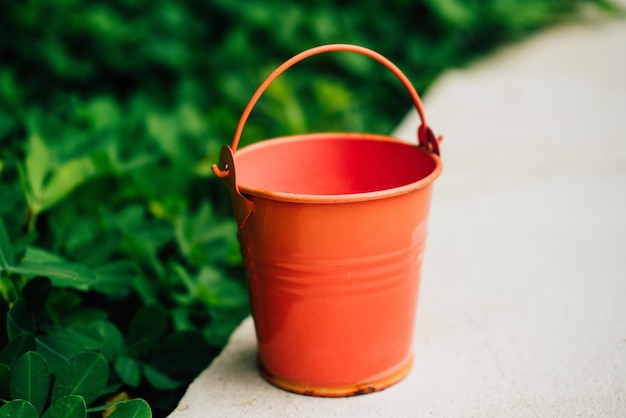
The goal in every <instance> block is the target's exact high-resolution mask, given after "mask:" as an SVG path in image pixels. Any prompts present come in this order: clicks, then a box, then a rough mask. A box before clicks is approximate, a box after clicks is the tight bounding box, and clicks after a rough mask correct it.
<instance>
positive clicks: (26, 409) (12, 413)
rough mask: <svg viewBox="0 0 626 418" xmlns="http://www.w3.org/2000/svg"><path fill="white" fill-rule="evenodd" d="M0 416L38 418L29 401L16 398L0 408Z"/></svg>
mask: <svg viewBox="0 0 626 418" xmlns="http://www.w3.org/2000/svg"><path fill="white" fill-rule="evenodd" d="M0 417H7V418H39V413H38V412H37V410H36V409H35V407H34V406H33V405H32V404H31V403H30V402H28V401H25V400H24V399H16V400H14V401H11V402H9V403H8V404H6V405H4V406H3V407H2V408H0Z"/></svg>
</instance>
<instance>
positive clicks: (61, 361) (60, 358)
mask: <svg viewBox="0 0 626 418" xmlns="http://www.w3.org/2000/svg"><path fill="white" fill-rule="evenodd" d="M36 342H37V351H38V352H39V353H41V355H43V356H44V357H45V358H46V360H47V361H48V366H49V367H50V372H51V373H52V374H57V373H58V372H59V370H61V369H62V368H63V367H65V366H66V364H67V362H68V361H69V359H70V358H72V357H74V356H75V355H77V354H79V353H80V352H82V351H83V347H81V346H80V344H77V343H76V341H72V340H65V339H55V338H52V337H49V336H47V335H40V336H37V338H36Z"/></svg>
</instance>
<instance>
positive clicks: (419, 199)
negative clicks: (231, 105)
mask: <svg viewBox="0 0 626 418" xmlns="http://www.w3.org/2000/svg"><path fill="white" fill-rule="evenodd" d="M328 51H350V52H356V53H360V54H363V55H366V56H368V57H371V58H373V59H375V60H377V61H378V62H380V63H381V64H383V65H384V66H385V67H387V68H388V69H389V70H391V71H392V72H393V73H394V74H395V75H396V76H397V77H398V78H399V79H400V81H401V82H402V83H403V84H404V86H405V87H406V89H407V91H408V92H409V94H410V95H411V97H412V99H413V102H414V104H415V106H416V108H417V110H418V112H419V114H420V117H421V119H422V125H421V126H420V127H419V128H418V129H417V134H418V135H417V136H418V142H419V144H418V145H413V144H409V143H406V142H403V141H400V140H398V139H395V138H392V137H388V136H383V135H373V134H361V133H316V134H306V135H295V136H290V137H283V138H276V139H271V140H267V141H263V142H259V143H257V144H254V145H251V146H248V147H245V148H243V149H241V150H239V151H237V152H235V151H236V149H237V145H238V143H239V139H240V137H241V133H242V131H243V127H244V125H245V123H246V120H247V118H248V116H249V115H250V112H251V111H252V108H253V107H254V105H255V104H256V102H257V100H258V99H259V97H260V96H261V95H262V93H263V92H264V91H265V89H266V88H267V87H268V86H269V85H270V84H271V83H272V81H273V80H274V79H275V78H276V77H278V76H279V75H280V74H281V73H282V72H283V71H285V70H286V69H287V68H289V67H290V66H292V65H293V64H295V63H297V62H299V61H301V60H303V59H305V58H307V57H310V56H312V55H316V54H320V53H324V52H328ZM438 154H439V149H438V140H437V139H436V138H435V136H434V135H433V133H432V131H431V130H430V129H429V128H428V127H427V125H426V122H425V119H424V112H423V109H422V104H421V102H420V99H419V96H418V95H417V92H416V91H415V89H414V88H413V86H412V85H411V83H410V82H409V81H408V79H407V78H406V76H404V74H402V72H400V70H399V69H398V68H397V67H396V66H395V65H394V64H393V63H391V62H390V61H389V60H387V59H386V58H384V57H383V56H381V55H380V54H378V53H376V52H374V51H371V50H369V49H366V48H363V47H359V46H354V45H344V44H332V45H325V46H321V47H317V48H313V49H310V50H307V51H304V52H302V53H300V54H298V55H296V56H294V57H293V58H291V59H290V60H288V61H286V62H285V63H284V64H282V65H281V66H280V67H278V68H277V69H276V70H275V71H274V72H273V73H272V74H271V75H270V76H269V77H268V78H267V79H266V80H265V81H264V83H263V84H262V85H261V86H260V87H259V89H258V90H257V91H256V93H255V94H254V95H253V96H252V98H251V100H250V102H249V103H248V106H247V107H246V109H245V110H244V112H243V114H242V116H241V119H240V121H239V124H238V126H237V129H236V132H235V136H234V139H233V143H232V145H231V146H230V147H229V146H224V148H223V149H222V153H221V155H220V162H219V166H217V165H214V166H213V171H214V173H215V174H216V175H217V176H219V177H221V178H222V179H223V180H224V181H225V183H226V184H227V185H228V186H229V188H230V191H231V197H232V200H233V208H234V212H235V217H236V219H237V223H238V225H239V241H240V245H241V251H242V254H243V258H244V262H245V266H246V271H247V276H248V285H249V294H250V301H251V308H252V316H253V318H254V323H255V329H256V335H257V340H258V346H259V370H260V373H261V375H262V376H263V377H264V378H265V379H266V380H268V381H269V382H271V383H272V384H274V385H276V386H278V387H280V388H283V389H286V390H289V391H292V392H296V393H302V394H307V395H314V396H331V397H339V396H351V395H357V394H363V393H370V392H374V391H377V390H381V389H384V388H386V387H388V386H390V385H392V384H394V383H396V382H398V381H399V380H401V379H402V378H403V377H405V376H406V374H407V373H408V372H409V370H410V367H411V363H412V354H411V342H412V338H413V328H414V321H415V311H416V303H417V295H418V287H419V281H420V269H421V264H422V255H423V249H424V244H425V240H426V224H427V219H428V212H429V207H430V198H431V189H432V184H433V182H434V180H435V179H436V178H437V177H438V176H439V174H440V173H441V169H442V166H441V161H440V159H439V155H438Z"/></svg>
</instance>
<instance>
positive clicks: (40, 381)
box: [11, 351, 50, 414]
mask: <svg viewBox="0 0 626 418" xmlns="http://www.w3.org/2000/svg"><path fill="white" fill-rule="evenodd" d="M49 390H50V371H49V369H48V364H47V363H46V360H45V359H44V358H43V356H42V355H41V354H39V353H36V352H34V351H29V352H28V353H26V354H24V355H23V356H22V357H20V358H19V359H18V360H17V361H16V362H15V365H14V366H13V370H12V371H11V397H12V398H13V399H25V400H27V401H28V402H30V403H31V404H32V405H33V406H34V407H35V409H37V411H38V412H39V413H40V414H41V413H42V412H43V407H44V405H45V403H46V400H47V399H48V393H49Z"/></svg>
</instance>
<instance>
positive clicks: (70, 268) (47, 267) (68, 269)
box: [7, 261, 96, 290]
mask: <svg viewBox="0 0 626 418" xmlns="http://www.w3.org/2000/svg"><path fill="white" fill-rule="evenodd" d="M7 270H8V271H10V272H12V273H16V274H22V275H24V276H29V277H35V276H43V277H48V278H50V280H51V282H52V284H53V285H54V286H58V287H71V288H74V289H78V290H88V289H89V287H90V285H91V284H93V283H94V282H95V281H96V276H95V275H94V274H93V272H92V271H91V270H89V269H88V268H87V267H83V266H80V265H75V264H69V263H29V262H27V261H26V262H23V263H22V264H21V265H20V266H13V267H9V268H8V269H7Z"/></svg>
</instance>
